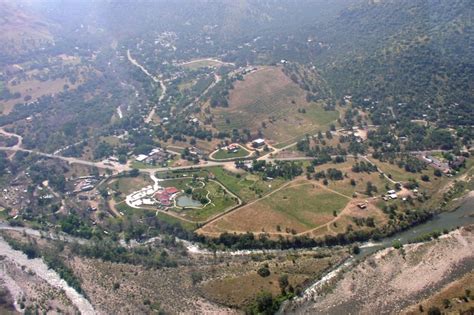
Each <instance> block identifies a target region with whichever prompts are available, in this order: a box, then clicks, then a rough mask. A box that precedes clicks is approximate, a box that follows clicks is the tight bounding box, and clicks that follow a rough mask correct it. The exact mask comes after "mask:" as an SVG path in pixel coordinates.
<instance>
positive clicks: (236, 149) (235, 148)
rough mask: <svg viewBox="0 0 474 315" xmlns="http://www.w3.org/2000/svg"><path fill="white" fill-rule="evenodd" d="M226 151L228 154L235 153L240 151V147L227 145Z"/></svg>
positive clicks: (235, 144) (234, 144)
mask: <svg viewBox="0 0 474 315" xmlns="http://www.w3.org/2000/svg"><path fill="white" fill-rule="evenodd" d="M226 149H227V152H229V153H237V151H239V149H240V146H239V145H238V144H237V143H232V144H229V145H228V146H227V148H226Z"/></svg>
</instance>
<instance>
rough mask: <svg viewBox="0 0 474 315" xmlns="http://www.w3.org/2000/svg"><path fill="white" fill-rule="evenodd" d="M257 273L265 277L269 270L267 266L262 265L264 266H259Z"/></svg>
mask: <svg viewBox="0 0 474 315" xmlns="http://www.w3.org/2000/svg"><path fill="white" fill-rule="evenodd" d="M257 273H258V275H259V276H260V277H262V278H265V277H268V276H269V275H270V270H269V269H268V267H266V266H264V267H261V268H260V269H258V270H257Z"/></svg>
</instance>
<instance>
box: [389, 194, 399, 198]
mask: <svg viewBox="0 0 474 315" xmlns="http://www.w3.org/2000/svg"><path fill="white" fill-rule="evenodd" d="M388 196H389V197H390V199H397V197H398V196H397V194H389V195H388Z"/></svg>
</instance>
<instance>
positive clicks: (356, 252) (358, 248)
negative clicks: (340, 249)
mask: <svg viewBox="0 0 474 315" xmlns="http://www.w3.org/2000/svg"><path fill="white" fill-rule="evenodd" d="M352 253H353V254H354V255H359V254H360V247H359V246H357V245H354V247H352Z"/></svg>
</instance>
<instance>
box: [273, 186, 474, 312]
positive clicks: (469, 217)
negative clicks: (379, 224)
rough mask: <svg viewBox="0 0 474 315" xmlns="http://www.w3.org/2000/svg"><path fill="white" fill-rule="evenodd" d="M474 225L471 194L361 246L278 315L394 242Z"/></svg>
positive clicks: (304, 300) (406, 241)
mask: <svg viewBox="0 0 474 315" xmlns="http://www.w3.org/2000/svg"><path fill="white" fill-rule="evenodd" d="M470 224H474V194H473V193H472V192H471V193H470V194H469V195H468V197H466V198H464V199H463V200H462V201H461V204H460V206H459V207H458V208H456V210H454V211H451V212H442V213H440V214H437V215H435V216H434V217H433V218H432V219H431V220H429V221H427V222H425V223H423V224H420V225H417V226H415V227H413V228H410V229H408V230H406V231H403V232H400V233H397V234H395V235H393V236H391V237H387V238H384V239H382V240H381V241H380V242H366V243H364V244H362V245H361V246H360V248H361V251H360V253H359V254H358V255H355V256H353V257H351V258H349V259H347V260H346V261H344V262H343V263H342V264H341V265H338V266H336V267H335V268H333V269H332V270H330V271H329V272H328V273H326V274H325V275H324V276H323V277H322V278H321V279H320V280H318V281H316V282H315V283H314V284H313V285H311V286H310V287H308V288H307V289H306V290H305V291H304V292H303V294H302V296H300V297H297V298H295V299H294V300H292V301H291V302H290V301H286V302H284V303H283V304H282V306H281V308H280V310H279V311H278V313H277V314H286V313H287V312H288V308H289V307H290V305H291V304H295V303H296V304H297V303H304V302H306V301H308V300H310V299H311V298H312V296H313V295H314V294H317V292H318V290H319V289H320V288H321V287H323V286H324V285H325V284H326V283H327V282H328V281H330V280H331V279H333V278H335V277H336V276H337V275H338V274H339V273H340V272H341V271H342V270H345V269H348V268H351V267H353V266H354V265H355V264H357V262H358V261H359V260H361V259H363V258H365V257H367V256H369V255H371V254H373V253H375V252H376V251H378V250H381V249H384V248H387V247H390V246H392V244H393V242H394V241H399V242H400V243H402V244H407V243H410V242H412V241H414V240H415V239H416V238H417V237H419V236H422V235H425V234H428V233H432V232H437V231H438V232H442V231H443V230H453V229H456V228H458V227H461V226H466V225H470ZM290 313H291V312H290Z"/></svg>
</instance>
